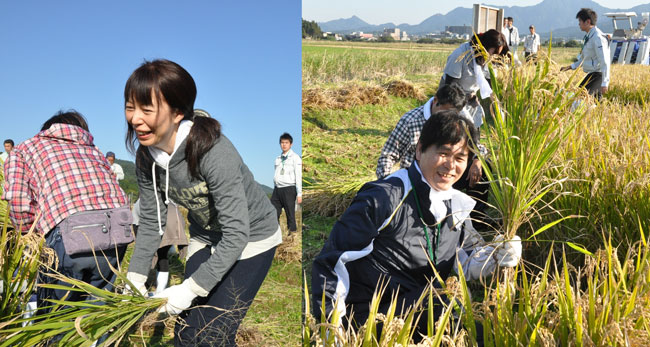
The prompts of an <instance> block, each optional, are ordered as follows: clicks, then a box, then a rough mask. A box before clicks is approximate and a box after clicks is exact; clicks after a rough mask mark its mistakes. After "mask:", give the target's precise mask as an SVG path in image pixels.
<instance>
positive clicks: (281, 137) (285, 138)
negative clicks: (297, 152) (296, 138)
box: [280, 133, 293, 144]
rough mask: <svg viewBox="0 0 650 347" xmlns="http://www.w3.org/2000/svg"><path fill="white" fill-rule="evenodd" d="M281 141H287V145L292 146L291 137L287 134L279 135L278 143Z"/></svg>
mask: <svg viewBox="0 0 650 347" xmlns="http://www.w3.org/2000/svg"><path fill="white" fill-rule="evenodd" d="M282 140H289V143H290V144H293V137H291V135H290V134H289V133H284V134H282V135H280V142H282Z"/></svg>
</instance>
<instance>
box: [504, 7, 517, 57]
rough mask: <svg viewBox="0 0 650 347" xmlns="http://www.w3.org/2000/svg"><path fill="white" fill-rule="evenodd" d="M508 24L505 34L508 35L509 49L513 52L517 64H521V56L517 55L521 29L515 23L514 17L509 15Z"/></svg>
mask: <svg viewBox="0 0 650 347" xmlns="http://www.w3.org/2000/svg"><path fill="white" fill-rule="evenodd" d="M507 20H508V25H507V26H506V30H505V33H504V35H505V36H506V43H507V44H508V49H509V50H510V52H512V56H513V57H514V59H515V62H516V63H517V64H520V61H519V56H517V46H519V29H517V27H516V26H515V25H514V23H515V20H514V19H513V18H512V17H508V18H507Z"/></svg>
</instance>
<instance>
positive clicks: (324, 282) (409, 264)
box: [312, 163, 483, 319]
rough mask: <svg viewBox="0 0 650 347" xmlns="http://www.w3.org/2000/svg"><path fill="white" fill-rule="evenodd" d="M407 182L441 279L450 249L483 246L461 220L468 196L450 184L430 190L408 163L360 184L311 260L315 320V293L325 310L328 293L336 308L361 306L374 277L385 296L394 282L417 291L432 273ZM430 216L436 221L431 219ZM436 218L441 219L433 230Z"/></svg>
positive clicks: (465, 218) (448, 267) (450, 261)
mask: <svg viewBox="0 0 650 347" xmlns="http://www.w3.org/2000/svg"><path fill="white" fill-rule="evenodd" d="M411 182H412V183H411ZM412 185H415V192H416V193H417V197H418V198H419V201H420V208H421V211H422V219H423V220H424V222H425V223H426V224H427V225H428V227H427V231H428V236H429V240H430V244H431V246H432V249H433V251H434V254H435V256H434V258H435V261H436V263H435V267H436V270H437V271H438V273H439V274H440V275H441V277H442V278H443V280H444V279H446V278H447V277H448V276H449V274H450V272H451V271H452V269H453V268H454V264H455V261H456V256H457V252H458V253H460V252H462V251H464V252H465V253H466V254H467V255H469V254H471V253H472V251H473V250H474V249H475V248H476V247H478V246H481V245H483V239H482V238H481V237H480V236H479V235H478V233H477V232H476V230H475V229H474V228H473V227H472V224H471V221H470V220H469V213H470V211H471V209H472V208H473V206H474V201H473V200H472V199H471V198H470V197H468V196H467V195H465V194H463V193H461V192H459V191H456V190H453V189H452V190H450V191H449V192H442V193H439V192H435V191H433V193H432V191H431V188H430V187H429V185H428V184H427V183H425V182H424V181H423V179H422V175H421V173H420V171H419V169H418V167H417V165H416V163H414V164H413V165H412V166H411V167H410V168H409V169H402V170H399V171H397V172H395V173H394V174H392V175H390V176H388V177H386V178H385V179H383V180H378V181H373V182H369V183H366V184H365V185H364V186H363V187H362V188H361V189H360V190H359V192H358V193H357V195H356V196H355V198H354V200H353V201H352V203H351V205H350V207H349V208H348V209H347V210H346V211H345V213H344V214H343V216H341V218H340V219H339V220H338V221H337V222H336V224H335V225H334V227H333V229H332V231H331V233H330V236H329V238H328V240H327V242H326V243H325V246H324V247H323V249H322V251H321V252H320V254H319V255H318V256H317V257H316V259H315V260H314V263H313V269H312V292H313V294H312V298H313V299H312V302H313V307H314V316H315V317H316V319H320V312H321V303H322V295H323V292H325V296H326V300H325V301H326V302H325V306H326V311H327V314H329V313H330V312H331V310H332V305H333V303H334V301H335V300H336V298H338V299H339V306H338V308H339V311H341V313H342V314H344V313H345V309H346V306H349V305H359V304H362V305H366V306H367V303H370V301H371V300H372V296H373V293H374V292H375V289H376V288H377V284H378V283H379V282H380V281H381V280H382V279H385V280H386V281H387V285H388V287H387V290H386V292H385V293H386V295H385V296H384V297H385V298H387V299H390V296H391V293H392V292H393V291H395V290H397V288H398V287H399V290H400V293H403V292H413V291H419V292H421V291H422V289H424V287H425V286H426V284H427V283H428V281H429V279H430V278H433V277H434V273H433V270H432V269H431V266H430V264H429V260H428V256H427V253H426V251H425V250H426V249H427V241H426V237H425V233H424V227H423V221H422V219H421V218H420V215H419V213H418V208H417V205H416V200H415V195H416V194H414V191H413V189H412ZM430 194H433V196H434V201H432V200H431V198H430ZM440 195H446V196H445V197H444V198H449V197H450V196H453V197H452V198H451V212H452V213H451V216H453V217H449V221H448V220H447V219H446V218H447V216H449V210H448V209H447V208H446V207H445V205H444V204H443V202H442V199H441V198H442V197H441V196H440ZM432 205H433V206H434V207H433V208H432ZM432 211H433V212H432ZM434 212H435V215H437V216H438V218H436V216H434ZM438 220H441V221H443V223H437V221H438ZM451 220H453V223H452V222H451ZM437 224H440V225H441V228H440V231H438V228H437ZM465 258H467V257H465ZM470 258H471V256H470ZM337 288H338V293H337Z"/></svg>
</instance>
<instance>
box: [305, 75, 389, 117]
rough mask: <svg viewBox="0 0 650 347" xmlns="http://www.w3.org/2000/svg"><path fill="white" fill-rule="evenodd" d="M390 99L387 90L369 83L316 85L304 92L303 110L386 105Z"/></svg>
mask: <svg viewBox="0 0 650 347" xmlns="http://www.w3.org/2000/svg"><path fill="white" fill-rule="evenodd" d="M387 101H388V96H387V94H386V90H385V89H384V88H382V87H381V86H377V85H374V84H367V83H356V82H351V83H346V84H345V85H343V86H341V87H337V88H321V87H315V88H310V89H305V90H304V91H303V93H302V107H303V112H305V111H306V110H309V109H313V108H320V109H324V108H325V109H350V108H352V107H355V106H361V105H368V104H370V105H384V104H386V102H387Z"/></svg>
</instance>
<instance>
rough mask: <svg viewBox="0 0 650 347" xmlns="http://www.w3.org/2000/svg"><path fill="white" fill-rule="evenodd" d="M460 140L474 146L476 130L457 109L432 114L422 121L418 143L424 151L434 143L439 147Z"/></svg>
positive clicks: (476, 135)
mask: <svg viewBox="0 0 650 347" xmlns="http://www.w3.org/2000/svg"><path fill="white" fill-rule="evenodd" d="M462 141H465V143H466V144H467V145H468V146H469V147H470V148H472V147H474V146H475V145H476V144H477V143H478V130H476V127H475V126H474V125H473V124H472V123H470V122H469V121H468V120H467V119H465V118H464V117H463V116H461V115H460V113H459V112H458V111H457V110H454V109H448V110H443V111H438V112H436V113H434V114H432V115H431V117H429V119H428V120H427V121H426V122H425V123H424V126H423V127H422V133H421V134H420V140H419V144H420V146H421V148H420V150H421V151H422V152H424V151H426V150H427V149H428V148H429V147H431V146H434V145H435V146H438V147H440V146H443V145H447V144H451V145H454V144H457V143H459V142H462Z"/></svg>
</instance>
